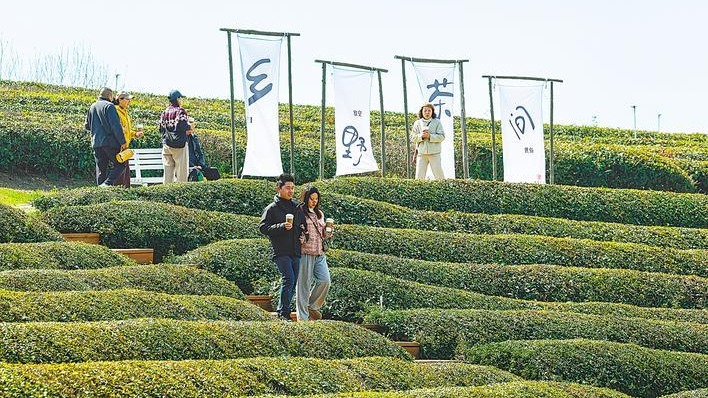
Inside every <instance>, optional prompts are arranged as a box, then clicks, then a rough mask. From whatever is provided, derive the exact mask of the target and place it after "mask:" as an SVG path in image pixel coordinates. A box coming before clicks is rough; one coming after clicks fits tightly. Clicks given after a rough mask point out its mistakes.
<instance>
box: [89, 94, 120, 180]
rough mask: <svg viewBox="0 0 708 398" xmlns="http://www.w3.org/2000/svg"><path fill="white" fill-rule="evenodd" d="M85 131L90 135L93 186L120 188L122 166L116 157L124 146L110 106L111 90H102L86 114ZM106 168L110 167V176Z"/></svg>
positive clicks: (111, 102) (116, 117)
mask: <svg viewBox="0 0 708 398" xmlns="http://www.w3.org/2000/svg"><path fill="white" fill-rule="evenodd" d="M84 128H85V129H86V130H88V131H90V132H91V147H92V148H93V156H94V159H95V160H96V184H98V186H100V187H105V186H109V185H120V184H121V178H122V176H123V172H124V171H125V163H118V160H116V155H117V154H118V152H120V151H121V150H123V149H125V148H127V145H126V143H125V136H124V135H123V127H121V125H120V118H119V117H118V111H116V106H115V105H114V104H113V90H111V89H110V88H108V87H104V88H102V89H101V94H100V95H99V97H98V100H97V101H96V102H94V103H93V105H91V108H89V110H88V113H87V114H86V123H85V124H84ZM109 164H113V168H112V169H111V170H110V172H109V171H108V166H109Z"/></svg>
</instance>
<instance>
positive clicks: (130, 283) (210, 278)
mask: <svg viewBox="0 0 708 398" xmlns="http://www.w3.org/2000/svg"><path fill="white" fill-rule="evenodd" d="M0 289H5V290H19V291H40V292H42V291H44V292H50V291H67V290H74V291H79V290H113V289H139V290H148V291H154V292H162V293H168V294H193V295H215V296H226V297H233V298H237V299H243V298H244V295H243V293H242V292H241V290H240V289H239V288H238V286H236V285H235V284H234V283H232V282H230V281H228V280H226V279H224V278H221V277H219V276H218V275H214V274H213V273H211V272H208V271H204V270H202V269H199V268H196V267H190V266H185V265H174V264H145V265H134V266H132V267H111V268H103V269H97V270H71V271H66V270H54V269H41V270H35V269H28V270H13V271H2V272H0Z"/></svg>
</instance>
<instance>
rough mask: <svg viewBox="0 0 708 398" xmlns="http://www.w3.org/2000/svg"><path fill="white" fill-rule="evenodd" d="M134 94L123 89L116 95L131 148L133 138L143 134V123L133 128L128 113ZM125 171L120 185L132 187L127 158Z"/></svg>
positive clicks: (125, 133) (126, 142)
mask: <svg viewBox="0 0 708 398" xmlns="http://www.w3.org/2000/svg"><path fill="white" fill-rule="evenodd" d="M131 99H133V96H132V95H130V93H128V92H126V91H121V92H120V93H118V96H117V97H116V105H117V106H116V110H117V111H118V117H119V118H120V125H121V127H123V135H125V147H126V148H130V141H132V140H133V138H141V137H142V136H143V125H142V124H138V125H137V126H136V127H137V129H136V130H133V123H132V121H131V120H130V115H129V114H128V107H129V106H130V100H131ZM125 163H126V165H125V173H124V174H123V178H122V179H121V181H120V184H119V185H122V186H124V187H126V188H130V168H129V167H128V161H127V160H126V162H125Z"/></svg>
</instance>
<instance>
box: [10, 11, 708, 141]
mask: <svg viewBox="0 0 708 398" xmlns="http://www.w3.org/2000/svg"><path fill="white" fill-rule="evenodd" d="M707 15H708V2H704V1H700V0H675V1H666V0H645V1H638V0H636V1H635V0H594V1H584V2H579V1H567V0H565V1H563V0H535V1H521V0H497V1H488V0H487V1H478V0H468V1H451V0H437V1H419V0H406V1H403V0H400V1H399V0H378V1H374V0H358V1H349V0H341V1H308V0H300V1H274V0H259V1H248V2H246V1H212V0H199V1H194V0H190V1H183V0H172V1H149V0H142V1H134V0H123V1H113V2H103V1H102V2H99V1H91V2H86V1H77V0H64V1H35V0H24V1H17V0H16V1H12V2H6V3H4V4H3V7H2V12H1V14H0V40H1V41H4V42H5V44H6V47H9V48H11V49H12V51H13V52H15V54H16V55H17V56H18V57H19V58H20V59H23V60H31V59H36V57H37V55H38V54H49V53H54V52H57V51H59V50H60V49H62V48H76V47H77V46H80V47H82V48H87V49H89V50H90V52H91V54H92V55H93V57H94V59H95V60H96V61H97V62H100V63H103V64H105V65H108V68H109V69H110V72H109V73H110V76H111V82H109V85H110V86H113V85H114V81H113V80H114V78H113V77H114V76H115V74H119V75H120V76H119V77H118V86H119V88H123V89H127V90H130V91H138V92H149V93H156V94H161V93H164V94H165V95H166V94H167V93H168V92H169V90H171V89H173V88H177V89H179V90H180V91H181V92H182V93H183V94H184V95H186V96H188V97H189V96H193V97H206V98H228V97H229V74H228V58H227V41H226V40H227V39H226V33H224V32H222V31H220V30H219V29H220V28H234V29H255V30H263V31H274V32H291V33H299V34H300V36H297V37H292V39H291V40H292V74H293V100H294V103H296V104H311V105H319V104H320V103H321V91H322V89H321V73H322V72H321V65H320V64H318V63H315V62H314V60H315V59H322V60H329V61H338V62H347V63H353V64H359V65H367V66H373V67H377V68H383V69H387V70H388V72H387V73H384V74H383V83H382V84H383V95H384V106H385V109H386V110H387V111H398V112H400V111H402V110H403V86H402V73H401V61H400V60H397V59H394V56H395V55H403V56H408V57H418V58H434V59H466V60H469V62H466V63H465V66H464V77H465V105H466V114H467V116H472V117H481V118H488V117H489V93H488V86H487V81H486V79H483V78H482V77H481V76H482V75H497V76H502V75H513V76H534V77H544V78H554V79H561V80H563V83H556V84H555V85H554V122H555V123H557V124H570V125H573V124H575V125H595V124H596V125H599V126H606V127H620V128H627V129H632V128H634V115H635V114H634V111H633V108H632V105H635V106H636V127H637V129H639V130H649V131H656V130H657V129H658V128H660V130H661V131H669V132H703V133H708V112H706V100H705V98H706V95H705V93H706V92H707V91H708V73H707V72H708V51H706V50H705V48H703V47H704V46H703V45H702V44H703V41H704V39H705V38H707V37H708V24H706V23H705V17H706V16H707ZM233 51H234V56H235V59H234V67H235V73H236V79H237V80H236V82H235V90H236V95H237V98H239V99H240V98H242V97H241V96H242V92H243V89H242V85H241V83H240V80H239V77H238V76H239V73H240V69H239V65H238V58H236V57H237V56H238V47H237V45H236V41H235V40H234V46H233ZM285 54H286V53H285V47H283V57H282V59H283V61H284V60H285V59H286V57H285ZM286 72H287V68H286V67H285V64H283V66H282V67H281V75H282V76H283V80H281V81H282V82H283V83H282V84H281V87H280V101H281V102H287V99H288V95H287V85H286V84H285V82H286V81H287V80H285V78H286V76H287V75H286ZM406 74H407V76H408V91H409V104H413V105H409V109H414V108H415V109H417V107H418V105H419V104H418V102H419V97H418V96H417V94H416V93H415V92H414V90H417V88H416V82H415V78H414V75H413V71H412V69H411V68H410V67H408V69H407V71H406ZM330 87H331V84H330ZM377 91H378V90H377V85H376V84H374V86H373V89H372V102H371V103H372V108H373V109H378V106H379V102H378V92H377ZM549 91H550V90H549V89H546V90H545V94H544V98H545V101H544V102H545V104H546V105H545V106H546V110H545V111H544V118H545V121H546V122H548V121H549V112H548V106H549V105H548V104H549V102H550V101H549V99H550V98H549V97H550V95H549ZM328 97H329V98H328V101H327V103H328V105H331V104H332V102H333V101H332V98H333V95H332V94H331V91H330V92H329V93H328ZM494 106H495V110H496V109H498V106H499V104H498V95H497V93H495V105H494ZM457 113H459V107H458V110H457ZM659 114H661V116H660V117H659V116H658V115H659ZM659 124H660V125H659Z"/></svg>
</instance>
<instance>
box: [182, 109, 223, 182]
mask: <svg viewBox="0 0 708 398" xmlns="http://www.w3.org/2000/svg"><path fill="white" fill-rule="evenodd" d="M193 122H194V120H193V119H192V118H190V121H189V123H193ZM187 146H188V147H189V177H187V181H201V180H202V177H203V178H206V179H207V180H209V181H213V180H218V179H219V178H221V174H220V173H219V170H218V169H217V168H215V167H207V165H206V159H204V151H203V150H202V143H201V141H199V137H197V134H196V132H194V131H193V132H191V133H190V134H187ZM200 174H201V176H200Z"/></svg>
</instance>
